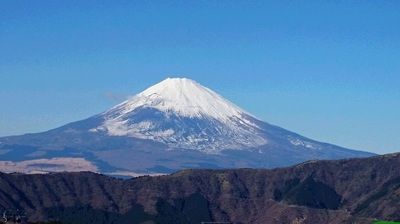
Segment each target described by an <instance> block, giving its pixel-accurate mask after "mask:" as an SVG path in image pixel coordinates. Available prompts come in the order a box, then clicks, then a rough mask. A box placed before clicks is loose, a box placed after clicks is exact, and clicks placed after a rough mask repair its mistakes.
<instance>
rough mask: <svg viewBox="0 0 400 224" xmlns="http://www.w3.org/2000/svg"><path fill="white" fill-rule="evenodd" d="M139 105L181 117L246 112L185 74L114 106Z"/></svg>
mask: <svg viewBox="0 0 400 224" xmlns="http://www.w3.org/2000/svg"><path fill="white" fill-rule="evenodd" d="M142 106H144V107H150V108H155V109H158V110H160V111H163V112H173V113H176V114H178V115H180V116H183V117H190V118H194V117H197V118H201V117H203V116H209V117H212V118H215V119H219V120H224V121H225V120H226V119H228V118H229V117H240V116H241V115H242V114H247V113H246V112H245V111H244V110H242V109H241V108H239V107H237V106H236V105H234V104H233V103H231V102H229V101H227V100H226V99H224V98H223V97H222V96H220V95H219V94H217V93H215V92H214V91H212V90H211V89H209V88H207V87H204V86H202V85H200V84H199V83H197V82H196V81H193V80H191V79H187V78H167V79H165V80H164V81H162V82H160V83H158V84H156V85H154V86H151V87H150V88H148V89H146V90H144V91H143V92H141V93H139V94H138V95H136V96H134V97H132V98H131V99H129V100H128V101H126V102H124V103H122V104H120V105H119V106H117V107H116V108H123V110H122V111H121V113H122V114H126V113H130V112H132V111H133V110H135V109H136V108H138V107H142Z"/></svg>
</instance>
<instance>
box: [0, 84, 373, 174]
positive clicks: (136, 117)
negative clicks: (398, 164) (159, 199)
mask: <svg viewBox="0 0 400 224" xmlns="http://www.w3.org/2000/svg"><path fill="white" fill-rule="evenodd" d="M371 155H373V154H372V153H368V152H362V151H355V150H349V149H345V148H341V147H338V146H335V145H331V144H326V143H320V142H317V141H314V140H311V139H308V138H305V137H303V136H301V135H298V134H296V133H293V132H290V131H288V130H285V129H283V128H280V127H277V126H274V125H271V124H269V123H266V122H264V121H261V120H259V119H258V118H256V117H254V116H252V115H251V114H249V113H247V112H245V111H244V110H243V109H241V108H239V107H238V106H236V105H234V104H233V103H231V102H229V101H227V100H226V99H224V98H223V97H222V96H220V95H219V94H217V93H215V92H214V91H212V90H210V89H208V88H206V87H204V86H202V85H200V84H198V83H197V82H195V81H193V80H190V79H181V78H173V79H170V78H169V79H166V80H164V81H162V82H160V83H158V84H156V85H154V86H152V87H150V88H148V89H146V90H145V91H143V92H142V93H139V94H137V95H135V96H133V97H131V98H130V99H128V100H127V101H125V102H123V103H121V104H119V105H117V106H115V107H113V108H111V109H110V110H108V111H105V112H103V113H101V114H98V115H95V116H93V117H90V118H88V119H85V120H82V121H77V122H73V123H70V124H67V125H65V126H62V127H59V128H56V129H53V130H50V131H47V132H43V133H37V134H27V135H22V136H10V137H2V138H0V160H2V161H13V162H24V161H25V162H24V163H17V164H16V165H15V166H18V167H20V168H19V170H23V169H25V170H30V172H46V171H54V170H55V169H53V168H56V170H62V169H65V170H69V167H68V165H64V166H62V165H60V164H54V163H52V159H53V158H58V157H62V158H64V159H67V160H71V161H74V162H75V163H79V161H82V159H84V161H83V162H82V163H83V164H86V165H85V166H86V167H95V168H91V169H90V170H91V171H96V172H97V171H100V172H103V173H113V174H117V173H120V174H121V173H125V174H128V175H135V174H134V173H129V172H139V173H159V172H161V173H170V172H173V171H176V170H179V169H184V168H197V167H205V168H240V167H254V168H256V167H266V168H272V167H282V166H289V165H293V164H296V163H299V162H303V161H307V160H314V159H340V158H351V157H366V156H371ZM40 159H47V160H46V161H45V162H43V160H40ZM78 159H80V160H78ZM1 164H3V166H6V163H4V162H3V163H0V165H1ZM26 164H29V165H26ZM83 164H82V166H84V165H83ZM11 167H12V166H11ZM78 167H81V166H78ZM0 168H1V167H0ZM8 168H9V167H8ZM3 170H4V169H3ZM73 170H75V171H76V169H73ZM82 170H85V169H82Z"/></svg>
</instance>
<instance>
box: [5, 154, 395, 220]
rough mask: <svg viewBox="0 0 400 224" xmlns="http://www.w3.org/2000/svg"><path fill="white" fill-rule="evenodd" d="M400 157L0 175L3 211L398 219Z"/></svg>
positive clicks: (104, 216)
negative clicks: (138, 172) (154, 172)
mask: <svg viewBox="0 0 400 224" xmlns="http://www.w3.org/2000/svg"><path fill="white" fill-rule="evenodd" d="M399 169H400V154H391V155H385V156H378V157H371V158H364V159H347V160H338V161H314V162H306V163H302V164H299V165H296V166H293V167H290V168H281V169H273V170H265V169H229V170H208V169H200V170H198V169H194V170H183V171H179V172H177V173H174V174H172V175H166V176H158V177H149V176H145V177H139V178H134V179H129V180H121V179H115V178H111V177H108V176H104V175H99V174H95V173H89V172H82V173H54V174H46V175H43V174H35V175H25V174H0V211H5V210H16V209H18V210H22V211H24V212H25V213H26V215H27V217H28V218H29V219H30V220H32V221H38V220H59V221H61V222H62V223H199V222H202V221H225V222H231V223H351V222H355V221H357V222H361V223H368V222H372V220H386V221H389V220H397V221H398V220H400V210H399V209H398V207H399V205H400V204H399V201H400V196H399V195H400V193H399V192H400V174H399V173H398V170H399Z"/></svg>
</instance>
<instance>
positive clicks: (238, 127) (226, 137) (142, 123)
mask: <svg viewBox="0 0 400 224" xmlns="http://www.w3.org/2000/svg"><path fill="white" fill-rule="evenodd" d="M103 117H104V119H105V121H104V123H103V125H101V126H100V127H98V128H96V129H92V131H107V132H108V134H109V135H116V136H132V137H136V138H143V139H152V140H155V141H158V142H161V143H165V144H167V145H168V146H169V147H170V148H187V149H196V150H201V151H205V152H210V153H214V152H219V151H221V150H224V149H243V148H249V147H256V146H259V145H264V144H266V142H267V140H266V139H264V138H263V137H260V136H262V135H260V132H262V130H261V128H260V127H258V126H257V125H256V124H255V122H254V121H256V120H257V119H256V118H254V117H253V116H252V115H250V114H249V113H247V112H245V111H244V110H243V109H241V108H239V107H238V106H236V105H234V104H233V103H231V102H229V101H228V100H226V99H224V98H223V97H222V96H220V95H219V94H217V93H215V92H214V91H212V90H211V89H209V88H207V87H204V86H202V85H200V84H199V83H197V82H195V81H193V80H190V79H186V78H167V79H165V80H164V81H162V82H160V83H158V84H156V85H154V86H151V87H150V88H148V89H146V90H144V91H143V92H141V93H139V94H137V95H135V96H133V97H132V98H130V99H128V100H127V101H125V102H123V103H121V104H119V105H117V106H116V107H114V108H112V109H111V110H109V111H106V112H105V113H103Z"/></svg>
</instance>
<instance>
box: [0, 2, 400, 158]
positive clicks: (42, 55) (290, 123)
mask: <svg viewBox="0 0 400 224" xmlns="http://www.w3.org/2000/svg"><path fill="white" fill-rule="evenodd" d="M0 11H1V13H0V87H1V88H0V103H1V107H0V136H7V135H16V134H23V133H34V132H40V131H45V130H49V129H51V128H55V127H58V126H60V125H63V124H66V123H69V122H72V121H77V120H81V119H84V118H87V117H90V116H92V115H95V114H97V113H100V112H102V111H104V110H107V109H108V108H110V107H112V106H114V105H115V104H117V103H119V102H122V101H123V100H124V99H126V97H128V96H130V95H134V94H136V93H139V92H140V91H142V90H144V89H145V88H146V87H149V86H151V85H153V84H155V83H157V82H159V81H162V80H163V79H165V78H167V77H187V78H191V79H194V80H196V81H198V82H199V83H201V84H203V85H205V86H207V87H209V88H211V89H213V90H215V91H216V92H218V93H220V94H221V95H223V96H224V97H225V98H227V99H229V100H230V101H232V102H234V103H236V104H237V105H239V106H240V107H242V108H244V109H245V110H247V111H249V112H250V113H252V114H254V115H256V116H257V117H259V118H261V119H262V120H265V121H267V122H269V123H272V124H275V125H278V126H281V127H283V128H286V129H289V130H291V131H294V132H297V133H299V134H302V135H304V136H306V137H309V138H312V139H315V140H319V141H324V142H329V143H333V144H337V145H340V146H343V147H347V148H353V149H359V150H366V151H371V152H376V153H389V152H397V151H400V141H399V139H400V136H399V134H400V118H399V115H400V88H399V86H400V53H399V52H400V23H399V21H400V13H399V12H400V2H398V1H251V2H249V1H72V0H68V1H62V0H61V1H50V0H48V1H46V0H41V1H20V0H2V1H0Z"/></svg>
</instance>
